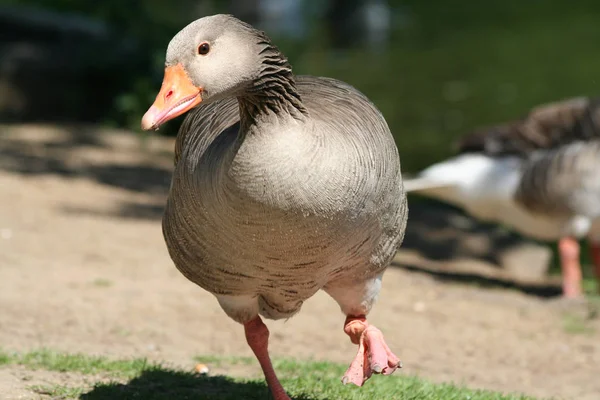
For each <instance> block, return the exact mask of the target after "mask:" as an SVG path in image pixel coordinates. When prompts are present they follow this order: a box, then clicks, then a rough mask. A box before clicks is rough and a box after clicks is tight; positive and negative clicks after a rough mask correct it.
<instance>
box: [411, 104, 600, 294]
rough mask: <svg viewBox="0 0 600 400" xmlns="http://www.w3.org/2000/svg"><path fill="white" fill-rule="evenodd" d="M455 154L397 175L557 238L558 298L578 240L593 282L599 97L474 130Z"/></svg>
mask: <svg viewBox="0 0 600 400" xmlns="http://www.w3.org/2000/svg"><path fill="white" fill-rule="evenodd" d="M459 153H460V154H459V155H457V156H456V157H453V158H451V159H448V160H445V161H442V162H440V163H437V164H434V165H432V166H430V167H428V168H426V169H425V170H423V171H422V172H421V173H420V174H419V175H418V177H416V178H415V179H407V180H405V188H406V190H407V191H408V192H418V193H420V194H422V195H425V196H428V197H433V198H437V199H440V200H443V201H446V202H449V203H452V204H454V205H456V206H459V207H462V208H464V209H465V211H467V212H468V213H470V214H471V215H473V216H474V217H476V218H480V219H482V220H487V221H492V222H499V223H503V224H506V225H508V226H510V227H512V228H513V229H515V230H516V231H518V232H520V233H522V234H524V235H527V236H530V237H533V238H536V239H540V240H552V241H554V240H559V245H558V248H559V254H560V260H561V268H562V275H563V294H564V296H565V297H579V296H581V294H582V288H581V266H580V261H579V253H580V250H579V243H578V239H580V238H583V237H585V236H587V237H588V238H589V240H590V246H591V250H592V256H593V260H594V264H595V267H594V270H595V275H596V277H597V279H598V282H599V285H600V101H599V100H596V99H588V98H574V99H569V100H565V101H561V102H557V103H552V104H546V105H542V106H540V107H537V108H535V109H533V110H532V111H531V112H530V113H529V114H528V115H527V116H526V117H524V118H522V119H521V120H518V121H514V122H510V123H507V124H504V125H499V126H494V127H491V128H485V129H482V130H479V131H476V132H474V133H472V134H470V135H468V136H466V137H464V138H463V139H462V140H461V141H460V142H459Z"/></svg>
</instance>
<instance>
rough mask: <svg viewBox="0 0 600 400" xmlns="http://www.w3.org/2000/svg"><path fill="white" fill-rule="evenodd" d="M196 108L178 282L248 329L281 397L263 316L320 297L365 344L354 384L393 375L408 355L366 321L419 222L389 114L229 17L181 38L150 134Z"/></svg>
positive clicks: (183, 151) (178, 186)
mask: <svg viewBox="0 0 600 400" xmlns="http://www.w3.org/2000/svg"><path fill="white" fill-rule="evenodd" d="M197 106H199V107H197ZM188 111H189V114H188V115H187V117H186V119H185V120H184V122H183V124H182V126H181V128H180V131H179V134H178V136H177V140H176V145H175V168H174V172H173V177H172V182H171V188H170V192H169V197H168V200H167V205H166V209H165V213H164V217H163V234H164V238H165V241H166V244H167V247H168V250H169V254H170V256H171V258H172V260H173V262H174V263H175V265H176V267H177V268H178V269H179V270H180V271H181V273H183V275H185V276H186V277H187V278H188V279H189V280H191V281H192V282H194V283H196V284H197V285H199V286H200V287H202V288H203V289H205V290H207V291H209V292H210V293H212V294H214V295H215V296H216V298H217V300H218V302H219V304H220V306H221V307H222V309H223V310H224V311H225V313H226V314H227V315H228V316H229V317H230V318H232V319H233V320H235V321H237V322H239V323H240V324H242V325H243V326H244V329H245V334H246V340H247V342H248V344H249V346H250V347H251V349H252V350H253V352H254V354H255V355H256V358H257V359H258V361H259V363H260V365H261V367H262V370H263V372H264V375H265V378H266V381H267V384H268V386H269V388H270V390H271V392H272V394H273V396H274V397H275V399H277V400H282V399H289V397H288V396H287V394H286V393H285V391H284V389H283V388H282V386H281V384H280V383H279V380H278V379H277V376H276V375H275V372H274V370H273V367H272V364H271V361H270V358H269V354H268V349H267V346H268V336H269V331H268V329H267V327H266V325H265V324H264V323H263V321H262V319H261V317H260V316H263V317H265V318H268V319H282V318H289V317H291V316H293V315H294V314H296V313H297V312H298V311H299V310H300V307H301V306H302V303H303V302H304V301H305V300H307V299H308V298H310V297H311V296H313V295H314V294H315V293H316V292H317V291H318V290H319V289H323V290H324V291H325V292H327V293H328V294H329V295H330V296H331V297H333V299H334V300H335V301H337V302H338V304H339V305H340V307H341V310H342V312H343V313H344V314H345V315H346V320H345V323H344V331H345V333H346V334H347V335H348V336H349V337H350V339H351V341H352V342H353V343H355V344H356V345H358V353H357V355H356V357H355V359H354V361H353V362H352V363H351V365H350V367H349V368H348V370H347V372H346V374H345V375H344V377H343V379H342V381H343V383H344V384H345V383H354V384H356V385H358V386H361V385H362V384H363V383H364V382H365V381H366V380H367V379H368V378H369V377H370V376H371V374H372V373H382V374H391V373H392V372H394V371H395V370H396V369H397V368H398V367H399V366H400V361H399V359H398V358H397V357H396V356H395V355H394V354H393V353H392V352H391V351H390V349H389V348H388V346H387V345H386V344H385V341H384V339H383V335H382V333H381V331H379V330H378V329H377V328H376V327H374V326H373V325H371V324H369V323H368V322H367V319H366V315H367V314H368V313H369V311H370V310H371V307H372V306H373V303H374V302H375V300H376V298H377V296H378V293H379V290H380V288H381V282H382V275H383V273H384V271H385V269H386V268H387V267H388V265H389V264H390V262H391V260H392V258H393V256H394V254H395V252H396V249H397V247H398V246H399V245H400V244H401V242H402V239H403V237H404V230H405V227H406V219H407V212H408V209H407V203H406V195H405V193H404V189H403V186H402V178H401V174H400V160H399V156H398V150H397V148H396V145H395V143H394V140H393V137H392V135H391V133H390V131H389V128H388V126H387V123H386V121H385V119H384V118H383V116H382V115H381V113H380V112H379V111H378V110H377V108H376V107H375V106H374V105H373V104H372V103H371V102H370V101H369V100H368V99H367V98H366V97H365V96H364V95H362V94H361V93H360V92H358V91H357V90H356V89H354V88H353V87H351V86H349V85H347V84H345V83H343V82H340V81H337V80H334V79H329V78H317V77H310V76H294V75H293V74H292V70H291V67H290V64H289V63H288V62H287V60H286V58H285V57H284V56H283V54H282V53H281V52H280V51H279V50H278V49H277V47H275V46H274V45H273V44H271V41H270V39H269V38H268V37H267V36H266V35H265V34H264V33H263V32H261V31H258V30H256V29H254V28H253V27H252V26H250V25H248V24H246V23H244V22H242V21H240V20H238V19H236V18H234V17H232V16H228V15H215V16H210V17H205V18H201V19H199V20H197V21H195V22H192V23H191V24H189V25H188V26H187V27H185V28H184V29H183V30H181V31H180V32H179V33H177V35H175V37H174V38H173V39H172V40H171V42H170V43H169V46H168V49H167V54H166V63H165V75H164V80H163V84H162V87H161V89H160V92H159V93H158V95H157V97H156V100H155V102H154V104H153V105H152V106H151V107H150V108H149V110H148V111H147V112H146V114H145V115H144V117H143V118H142V128H143V129H157V128H158V127H159V126H160V125H161V124H163V123H164V122H166V121H167V120H170V119H172V118H174V117H176V116H178V115H181V114H183V113H185V112H188Z"/></svg>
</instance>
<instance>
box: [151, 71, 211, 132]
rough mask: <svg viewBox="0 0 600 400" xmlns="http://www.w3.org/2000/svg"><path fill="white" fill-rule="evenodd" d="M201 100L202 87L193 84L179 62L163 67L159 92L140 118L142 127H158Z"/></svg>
mask: <svg viewBox="0 0 600 400" xmlns="http://www.w3.org/2000/svg"><path fill="white" fill-rule="evenodd" d="M201 102H202V88H199V87H196V86H194V84H193V83H192V81H191V79H190V78H189V76H188V75H187V73H186V72H185V70H184V69H183V66H182V65H181V64H177V65H174V66H171V67H167V68H165V77H164V79H163V83H162V86H161V88H160V92H158V95H157V96H156V100H154V104H152V106H151V107H150V108H149V109H148V111H146V114H144V117H143V118H142V129H143V130H149V129H158V127H159V126H160V125H162V124H163V123H165V122H167V121H168V120H170V119H173V118H175V117H178V116H180V115H181V114H183V113H185V112H187V111H189V110H191V109H192V108H194V107H196V106H197V105H198V104H200V103H201Z"/></svg>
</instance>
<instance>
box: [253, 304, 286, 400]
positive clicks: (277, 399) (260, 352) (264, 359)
mask: <svg viewBox="0 0 600 400" xmlns="http://www.w3.org/2000/svg"><path fill="white" fill-rule="evenodd" d="M244 330H245V332H246V341H247V342H248V345H249V346H250V348H251V349H252V351H253V352H254V355H255V356H256V358H257V359H258V362H259V363H260V367H261V368H262V370H263V373H264V374H265V379H266V380H267V385H269V390H270V391H271V395H272V396H273V399H274V400H291V399H290V398H289V396H288V395H287V394H286V393H285V390H284V389H283V386H281V383H279V379H277V375H276V374H275V370H274V369H273V364H271V358H270V357H269V349H268V345H269V329H267V326H266V325H265V324H264V323H263V322H262V320H261V319H260V317H259V316H256V317H255V318H254V319H252V320H251V321H249V322H246V323H245V324H244Z"/></svg>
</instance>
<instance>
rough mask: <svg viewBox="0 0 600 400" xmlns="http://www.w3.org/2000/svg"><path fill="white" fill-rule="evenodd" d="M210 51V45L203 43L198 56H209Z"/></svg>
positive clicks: (199, 47)
mask: <svg viewBox="0 0 600 400" xmlns="http://www.w3.org/2000/svg"><path fill="white" fill-rule="evenodd" d="M209 51H210V45H209V44H208V43H202V44H201V45H200V46H198V54H200V55H201V56H205V55H207V54H208V52H209Z"/></svg>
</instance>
